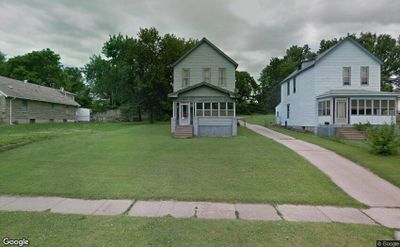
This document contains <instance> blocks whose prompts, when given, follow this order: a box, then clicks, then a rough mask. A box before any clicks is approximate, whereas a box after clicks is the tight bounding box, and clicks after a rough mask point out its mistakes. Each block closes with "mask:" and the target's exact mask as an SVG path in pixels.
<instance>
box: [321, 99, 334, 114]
mask: <svg viewBox="0 0 400 247" xmlns="http://www.w3.org/2000/svg"><path fill="white" fill-rule="evenodd" d="M318 115H319V116H330V115H331V101H330V100H324V101H320V102H318Z"/></svg>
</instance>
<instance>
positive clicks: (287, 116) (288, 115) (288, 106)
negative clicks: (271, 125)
mask: <svg viewBox="0 0 400 247" xmlns="http://www.w3.org/2000/svg"><path fill="white" fill-rule="evenodd" d="M286 118H287V119H289V118H290V104H287V105H286Z"/></svg>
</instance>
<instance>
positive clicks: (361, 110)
mask: <svg viewBox="0 0 400 247" xmlns="http://www.w3.org/2000/svg"><path fill="white" fill-rule="evenodd" d="M358 115H365V100H363V99H360V100H358Z"/></svg>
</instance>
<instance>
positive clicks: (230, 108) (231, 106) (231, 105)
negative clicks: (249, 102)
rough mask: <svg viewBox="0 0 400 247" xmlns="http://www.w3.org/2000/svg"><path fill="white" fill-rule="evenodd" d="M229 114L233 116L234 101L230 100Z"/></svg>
mask: <svg viewBox="0 0 400 247" xmlns="http://www.w3.org/2000/svg"><path fill="white" fill-rule="evenodd" d="M228 116H233V103H232V102H228Z"/></svg>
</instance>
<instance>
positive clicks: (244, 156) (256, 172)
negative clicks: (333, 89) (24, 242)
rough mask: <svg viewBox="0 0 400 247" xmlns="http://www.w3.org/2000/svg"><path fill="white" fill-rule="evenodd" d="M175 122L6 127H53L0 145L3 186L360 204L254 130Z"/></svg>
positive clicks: (18, 132)
mask: <svg viewBox="0 0 400 247" xmlns="http://www.w3.org/2000/svg"><path fill="white" fill-rule="evenodd" d="M169 127H170V126H169V124H166V123H164V124H154V125H150V124H94V125H91V124H65V125H63V124H53V125H48V124H45V125H40V124H38V125H26V126H10V127H4V128H1V129H0V135H1V136H8V135H14V136H20V137H18V138H23V136H30V135H32V133H33V134H34V135H35V133H36V134H37V133H42V132H46V131H48V132H50V134H49V136H51V137H52V138H49V139H44V140H40V141H36V142H33V143H31V144H29V145H24V146H21V147H18V148H15V149H11V150H8V151H5V152H1V153H0V194H22V195H52V196H67V197H80V198H135V199H175V200H196V201H199V200H207V201H229V202H253V203H254V202H268V203H280V204H281V203H298V204H317V205H324V204H325V205H327V204H328V205H340V206H356V207H357V206H361V204H359V203H358V202H356V201H355V200H353V199H352V198H350V197H349V196H347V195H346V194H345V193H344V192H343V191H341V190H340V189H339V188H338V187H337V186H336V185H335V184H333V183H332V182H331V181H330V179H329V178H328V177H326V176H325V175H323V174H322V173H321V172H319V170H317V169H316V168H315V167H314V166H313V165H311V164H309V163H308V162H307V161H305V160H304V159H302V158H301V157H300V156H298V155H297V154H295V153H294V152H292V151H291V150H289V149H287V148H286V147H284V146H282V145H279V144H277V143H275V142H274V141H272V140H269V139H267V138H265V137H262V136H259V135H257V134H255V133H253V132H251V131H250V130H247V129H244V128H240V129H239V135H238V136H237V137H233V138H193V139H185V140H180V139H175V138H173V137H172V136H171V134H170V133H169ZM60 133H61V134H60Z"/></svg>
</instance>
